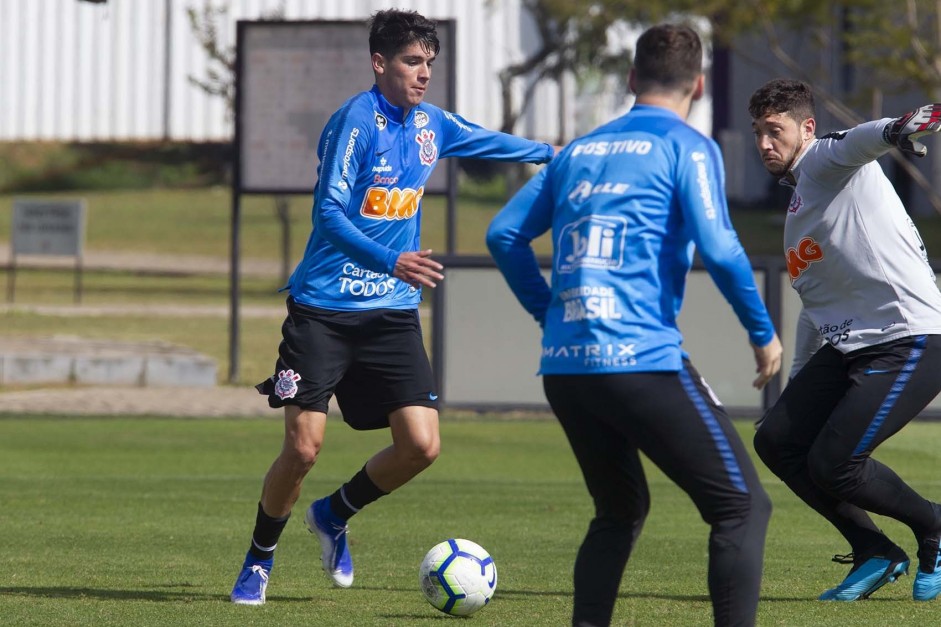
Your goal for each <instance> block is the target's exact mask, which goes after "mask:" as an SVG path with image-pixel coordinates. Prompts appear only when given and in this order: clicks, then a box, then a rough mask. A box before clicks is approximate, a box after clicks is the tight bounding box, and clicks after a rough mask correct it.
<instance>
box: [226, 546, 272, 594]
mask: <svg viewBox="0 0 941 627" xmlns="http://www.w3.org/2000/svg"><path fill="white" fill-rule="evenodd" d="M273 565H274V559H269V560H257V559H255V558H254V557H252V556H251V555H248V556H246V557H245V563H244V564H243V565H242V570H241V572H239V576H238V579H236V580H235V587H233V588H232V594H231V595H230V598H231V599H232V602H233V603H235V604H236V605H264V604H265V589H266V588H267V587H268V577H269V575H270V574H271V567H272V566H273Z"/></svg>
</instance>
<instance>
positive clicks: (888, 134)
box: [882, 102, 941, 157]
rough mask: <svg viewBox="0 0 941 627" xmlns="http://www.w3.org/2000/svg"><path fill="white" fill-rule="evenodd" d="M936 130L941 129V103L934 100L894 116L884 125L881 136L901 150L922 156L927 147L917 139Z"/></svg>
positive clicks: (925, 152)
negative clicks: (901, 114) (894, 117)
mask: <svg viewBox="0 0 941 627" xmlns="http://www.w3.org/2000/svg"><path fill="white" fill-rule="evenodd" d="M938 131H941V103H938V102H935V103H932V104H927V105H925V106H923V107H919V108H917V109H915V110H914V111H909V112H908V113H906V114H905V115H903V116H902V117H900V118H896V119H895V120H893V121H892V122H890V123H889V124H888V125H886V127H885V130H883V131H882V137H883V139H885V141H886V142H888V143H890V144H892V145H893V146H897V147H898V148H899V150H901V151H902V152H907V153H909V154H912V155H915V156H916V157H924V156H925V155H926V154H928V148H927V147H926V146H925V145H924V144H922V143H921V142H919V141H918V139H919V138H920V137H924V136H925V135H927V134H929V133H937V132H938Z"/></svg>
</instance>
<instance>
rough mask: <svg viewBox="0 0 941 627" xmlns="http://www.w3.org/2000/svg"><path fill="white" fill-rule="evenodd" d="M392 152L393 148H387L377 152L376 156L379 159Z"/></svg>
mask: <svg viewBox="0 0 941 627" xmlns="http://www.w3.org/2000/svg"><path fill="white" fill-rule="evenodd" d="M390 150H392V148H386V149H385V150H377V151H376V156H377V157H378V156H379V155H384V154H386V153H387V152H389V151H390Z"/></svg>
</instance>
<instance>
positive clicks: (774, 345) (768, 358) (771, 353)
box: [752, 333, 784, 390]
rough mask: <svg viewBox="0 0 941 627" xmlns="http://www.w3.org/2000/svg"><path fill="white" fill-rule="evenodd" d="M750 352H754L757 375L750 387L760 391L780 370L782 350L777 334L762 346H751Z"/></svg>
mask: <svg viewBox="0 0 941 627" xmlns="http://www.w3.org/2000/svg"><path fill="white" fill-rule="evenodd" d="M752 350H753V351H754V352H755V365H756V366H757V367H756V368H755V372H757V373H758V377H757V378H756V379H755V380H754V381H752V386H753V387H755V388H756V389H758V390H760V389H761V388H763V387H765V384H767V383H768V381H770V380H771V377H773V376H774V375H776V374H778V371H779V370H781V355H782V353H783V352H784V349H783V348H782V347H781V340H779V339H778V334H777V333H775V334H774V337H773V338H771V341H770V342H768V343H767V344H766V345H764V346H755V345H754V344H752Z"/></svg>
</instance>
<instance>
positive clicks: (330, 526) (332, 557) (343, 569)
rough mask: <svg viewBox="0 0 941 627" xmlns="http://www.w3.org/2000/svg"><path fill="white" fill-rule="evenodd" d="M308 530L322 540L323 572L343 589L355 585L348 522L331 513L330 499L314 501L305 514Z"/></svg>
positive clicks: (321, 557) (321, 559)
mask: <svg viewBox="0 0 941 627" xmlns="http://www.w3.org/2000/svg"><path fill="white" fill-rule="evenodd" d="M304 522H306V523H307V530H308V531H310V532H311V533H315V534H317V538H318V539H319V540H320V549H321V553H320V561H321V563H322V564H323V570H324V572H325V573H327V574H328V575H329V576H330V578H331V579H332V580H333V583H334V584H336V585H337V586H339V587H341V588H349V587H350V586H352V585H353V558H352V557H350V549H349V547H348V546H347V543H346V532H347V529H348V527H347V525H346V521H345V520H342V519H340V518H337V517H336V516H334V515H333V512H332V511H330V499H329V497H324V498H322V499H320V500H319V501H314V502H313V503H311V504H310V507H308V508H307V512H306V513H305V514H304Z"/></svg>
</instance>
